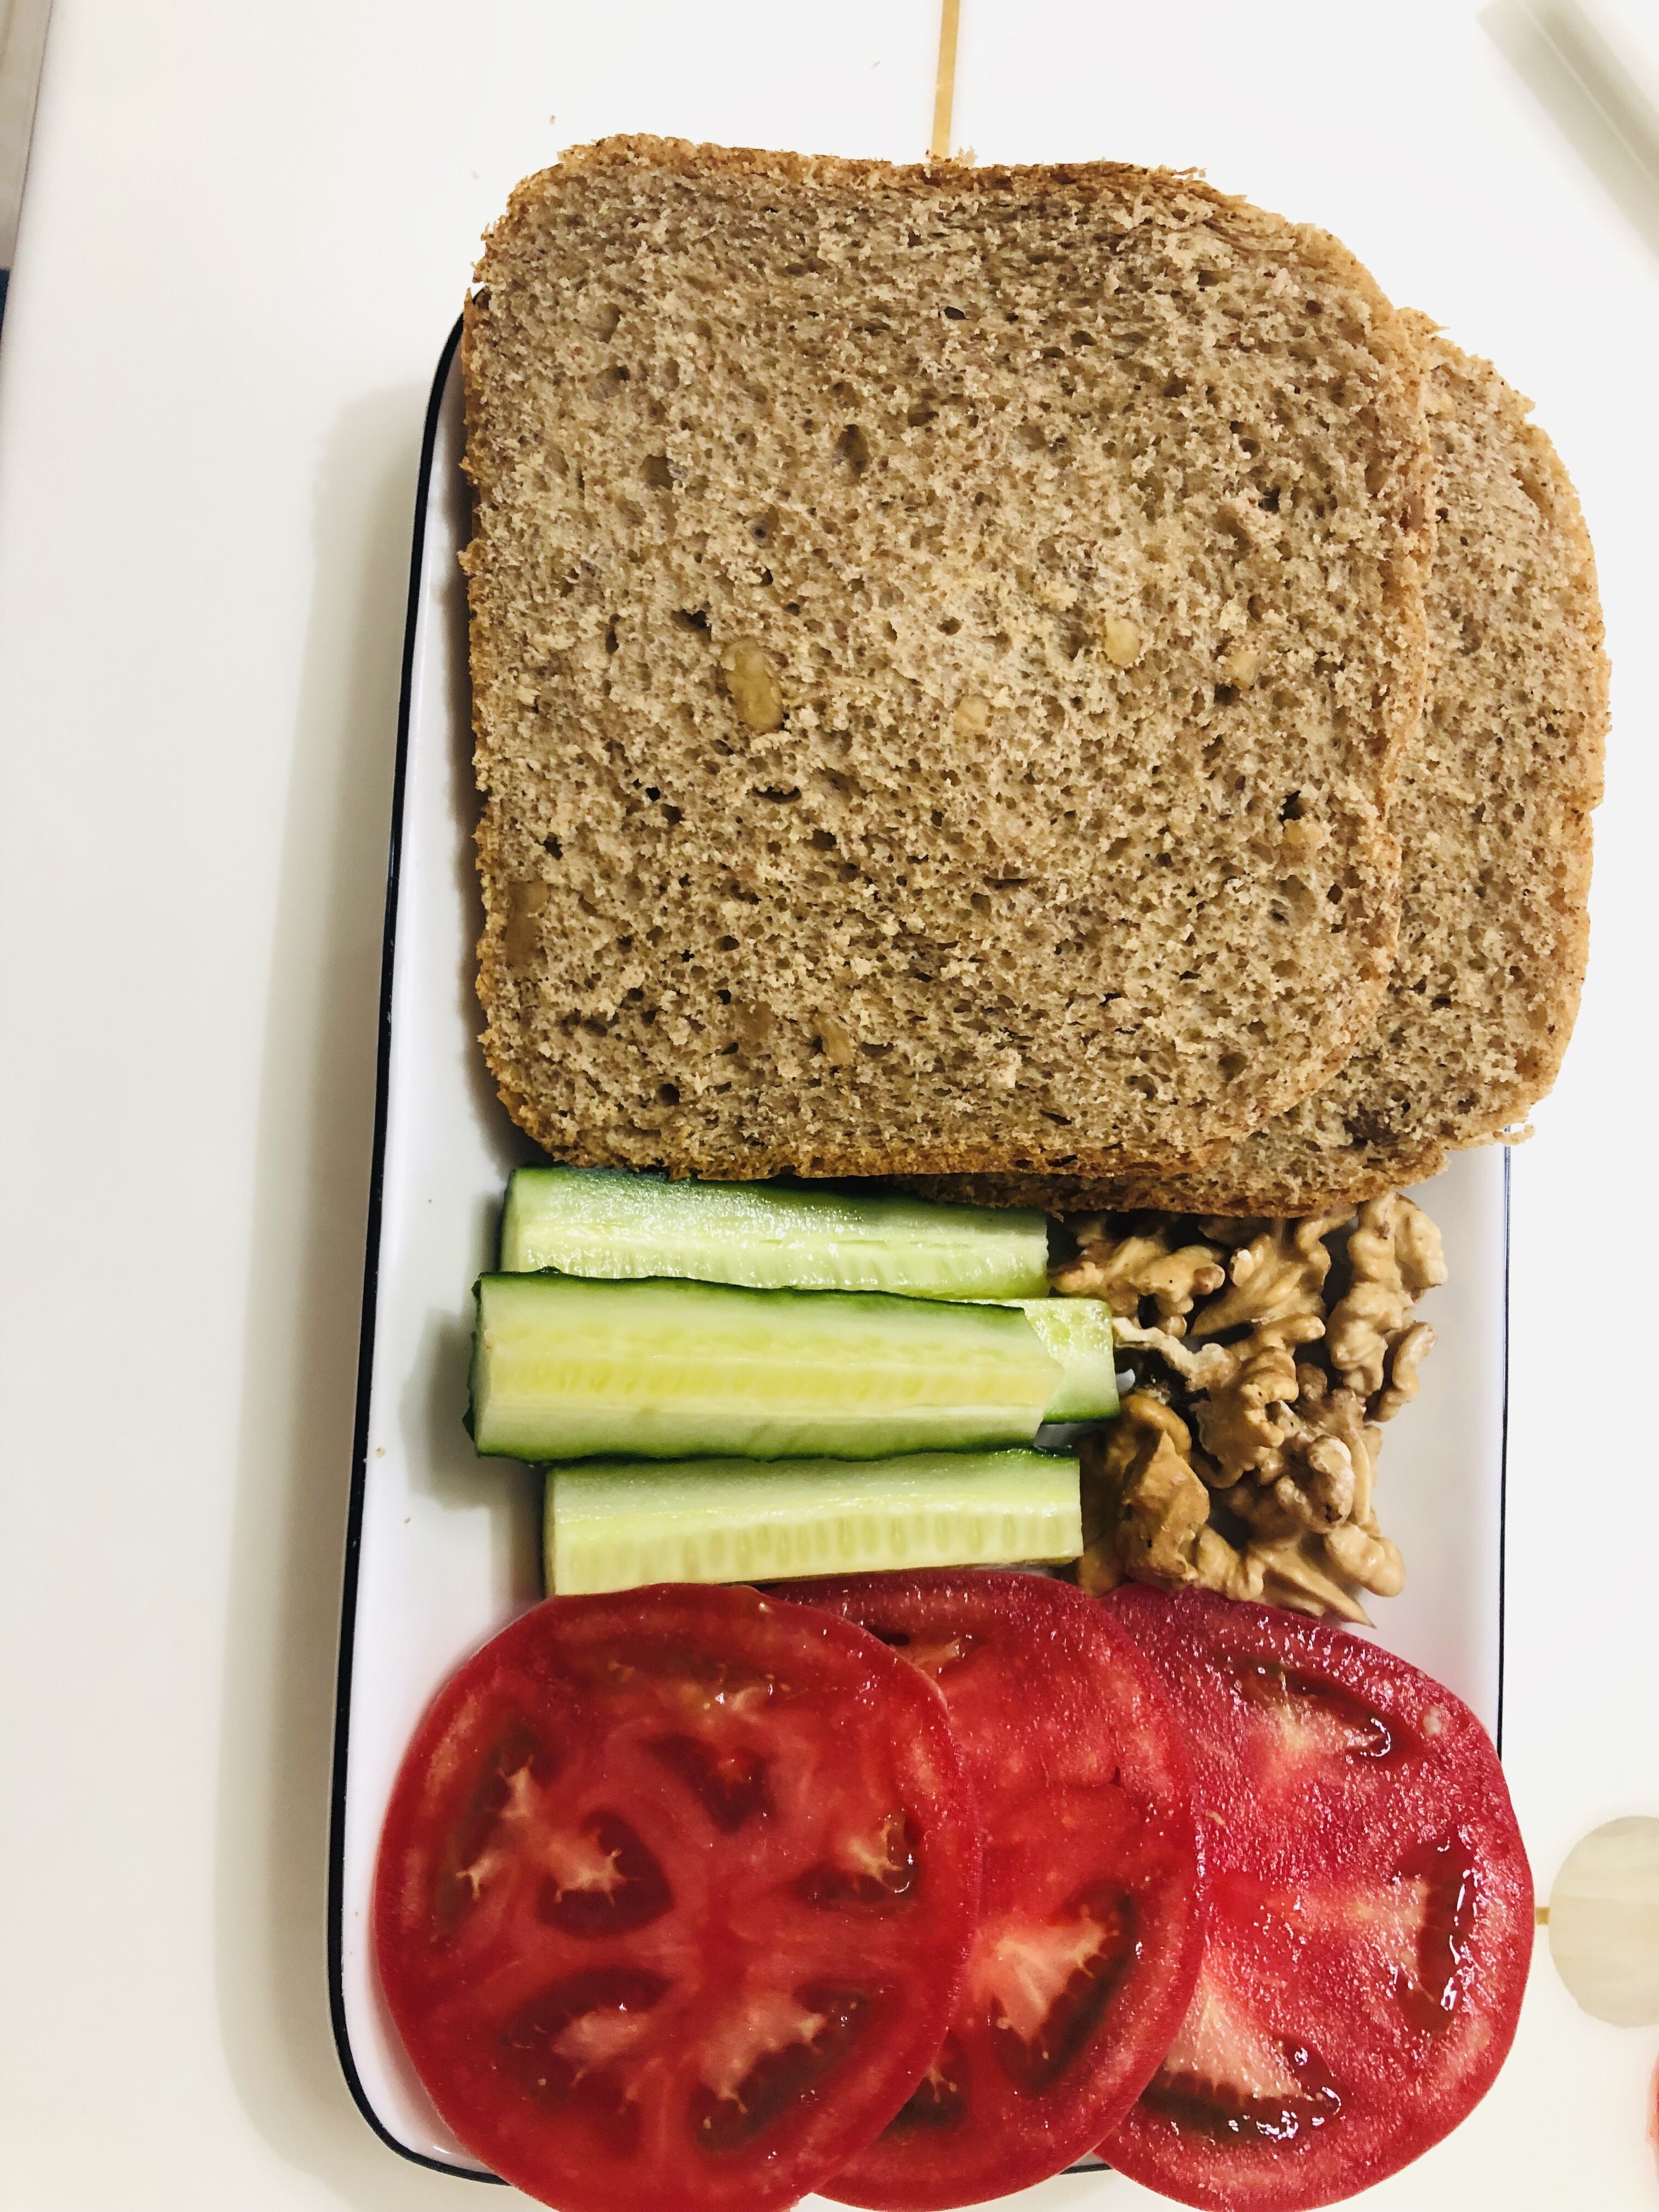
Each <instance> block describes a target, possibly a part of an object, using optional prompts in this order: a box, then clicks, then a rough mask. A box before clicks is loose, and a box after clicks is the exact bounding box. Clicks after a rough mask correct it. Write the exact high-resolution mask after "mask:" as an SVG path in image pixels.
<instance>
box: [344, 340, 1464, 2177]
mask: <svg viewBox="0 0 1659 2212" xmlns="http://www.w3.org/2000/svg"><path fill="white" fill-rule="evenodd" d="M461 444H462V413H461V391H460V370H459V361H458V358H457V348H456V343H455V340H454V338H453V337H452V339H451V341H450V343H449V345H448V346H447V348H446V349H445V353H444V356H443V360H442V362H441V364H440V367H439V371H438V377H437V381H436V384H435V386H434V390H433V398H432V405H431V409H430V411H429V413H428V420H427V432H426V441H425V446H424V448H423V451H422V467H421V483H420V494H419V498H418V500H417V502H416V526H415V556H414V573H413V575H412V577H411V580H410V602H409V631H408V635H407V638H406V641H405V647H404V695H403V716H402V726H401V729H400V732H399V744H398V769H397V787H396V790H395V793H394V798H393V809H392V858H391V876H390V884H389V890H388V901H387V909H386V969H385V974H384V976H383V979H382V1001H381V1036H380V1090H379V1097H378V1103H377V1109H376V1121H375V1158H374V1180H373V1185H372V1194H371V1203H370V1212H369V1232H368V1264H367V1277H366V1283H365V1290H364V1301H363V1335H362V1364H361V1369H360V1372H359V1377H358V1403H357V1438H356V1465H355V1467H354V1469H353V1473H352V1497H351V1514H350V1522H349V1536H348V1543H347V1554H346V1577H345V1599H344V1613H343V1621H342V1626H341V1644H340V1675H339V1704H338V1711H337V1717H336V1738H335V1765H334V1802H333V1823H332V1833H331V1857H330V1914H329V1921H330V1925H329V1942H330V1976H331V2002H332V2008H333V2017H334V2031H335V2036H336V2039H337V2043H338V2045H339V2051H340V2058H341V2063H343V2066H344V2069H345V2072H346V2078H347V2080H348V2081H349V2083H350V2085H351V2089H352V2093H353V2094H354V2095H355V2096H356V2100H357V2102H358V2104H359V2106H361V2107H362V2112H363V2114H364V2116H365V2118H367V2119H368V2122H369V2124H370V2125H371V2126H372V2127H374V2130H375V2131H376V2132H377V2133H378V2134H379V2135H380V2136H381V2137H382V2138H383V2139H384V2140H385V2141H386V2142H387V2143H389V2144H390V2145H391V2146H392V2148H393V2149H394V2150H398V2151H400V2152H401V2153H402V2154H404V2156H405V2157H406V2158H410V2159H414V2160H418V2161H419V2162H421V2163H422V2164H423V2165H428V2166H437V2167H439V2168H441V2170H443V2171H445V2172H452V2173H454V2174H457V2175H460V2176H465V2177H467V2178H470V2179H474V2180H480V2181H487V2180H493V2179H495V2177H494V2176H493V2175H490V2174H487V2173H486V2172H484V2171H483V2169H482V2168H481V2167H480V2166H478V2165H477V2161H476V2160H472V2159H471V2158H470V2157H469V2156H468V2155H467V2154H466V2153H465V2151H463V2150H462V2149H461V2148H460V2147H459V2145H458V2144H457V2143H456V2142H454V2140H453V2137H452V2136H450V2135H449V2134H448V2132H447V2130H446V2129H445V2127H444V2125H443V2124H442V2122H441V2120H440V2119H439V2118H438V2116H437V2114H436V2113H435V2112H434V2111H433V2109H432V2107H431V2105H430V2104H429V2103H428V2100H427V2098H426V2097H425V2095H424V2093H422V2089H421V2087H420V2085H419V2083H418V2082H417V2081H416V2080H415V2078H414V2075H412V2073H411V2072H410V2068H409V2066H408V2063H407V2062H406V2060H405V2059H404V2056H403V2052H402V2050H401V2047H400V2045H399V2044H398V2038H397V2035H396V2033H395V2032H394V2031H393V2029H392V2026H391V2023H390V2021H389V2020H388V2018H387V2016H386V2010H385V2008H384V2006H383V2004H382V2002H381V2000H380V1992H379V1990H378V1988H377V1986H376V1984H375V1979H374V1969H373V1965H372V1960H371V1957H370V1951H369V1942H368V1907H369V1886H370V1879H371V1875H372V1872H373V1868H374V1850H375V1844H376V1842H377V1839H378V1838H379V1835H380V1820H381V1816H382V1814H383V1812H384V1809H385V1806H386V1798H387V1796H388V1793H389V1792H390V1790H391V1787H392V1778H393V1777H394V1775H395V1774H396V1771H397V1768H398V1760H399V1759H400V1758H401V1757H402V1755H403V1750H404V1745H405V1744H406V1743H407V1741H409V1738H410V1735H411V1733H412V1732H413V1729H414V1727H415V1723H416V1720H417V1719H418V1718H419V1717H420V1715H421V1712H422V1709H423V1708H424V1707H425V1705H426V1704H427V1702H428V1699H430V1698H431V1696H432V1694H433V1692H435V1690H436V1688H437V1687H438V1686H439V1684H440V1683H441V1681H442V1680H444V1678H445V1676H446V1675H447V1674H448V1673H449V1672H450V1670H451V1669H452V1668H453V1667H454V1666H455V1665H456V1664H457V1662H459V1660H461V1659H462V1658H463V1657H465V1655H466V1654H467V1653H468V1652H469V1651H471V1650H473V1649H474V1648H475V1647H476V1646H477V1644H480V1643H482V1642H483V1639H484V1638H486V1637H488V1636H489V1635H490V1634H491V1633H492V1632H494V1631H495V1629H497V1628H500V1627H501V1626H503V1624H504V1623H505V1622H507V1621H508V1620H511V1619H512V1618H513V1615H514V1614H515V1613H520V1612H522V1611H523V1610H524V1609H525V1607H527V1606H531V1605H533V1604H535V1603H536V1602H537V1601H538V1599H539V1598H540V1596H541V1594H542V1591H541V1568H540V1560H539V1540H540V1520H541V1510H540V1487H541V1486H540V1479H539V1477H538V1475H537V1474H536V1473H535V1472H534V1470H532V1469H531V1468H526V1467H522V1466H520V1465H518V1464H517V1463H516V1462H511V1461H505V1460H480V1459H478V1458H477V1456H476V1455H474V1453H473V1449H472V1445H471V1440H470V1438H469V1437H467V1435H466V1433H465V1430H464V1429H463V1428H462V1426H461V1415H462V1412H463V1410H464V1408H465V1404H466V1370H467V1361H468V1355H469V1350H470V1346H471V1286H472V1283H473V1280H474V1279H475V1278H476V1277H477V1275H478V1274H479V1273H480V1272H481V1271H482V1270H483V1269H484V1268H486V1267H490V1266H493V1265H494V1263H495V1237H496V1227H497V1221H498V1217H499V1213H500V1209H501V1195H502V1190H503V1187H504V1185H505V1182H506V1180H507V1175H508V1173H509V1172H510V1170H512V1169H513V1166H514V1165H515V1164H517V1163H518V1162H519V1161H520V1160H524V1159H530V1158H537V1157H538V1153H537V1151H536V1147H535V1146H533V1145H532V1143H531V1142H530V1140H529V1139H527V1138H526V1137H524V1136H522V1135H521V1134H520V1133H519V1131H518V1130H516V1129H515V1128H514V1127H513V1125H512V1123H511V1122H510V1121H508V1120H507V1115H506V1113H505V1112H504V1110H503V1109H502V1108H501V1104H500V1103H499V1101H498V1100H497V1098H496V1097H495V1089H494V1086H493V1085H492V1084H491V1082H490V1080H489V1075H488V1073H487V1072H486V1070H485V1067H484V1064H483V1056H482V1054H480V1052H479V1050H478V1047H477V1030H478V1027H479V1023H480V1015H479V1009H478V1004H477V998H476V997H475V995H474V992H473V948H474V946H475V945H476V944H477V939H478V935H479V933H480V930H481V928H482V925H483V915H482V910H481V908H480V906H479V902H478V894H477V879H476V877H475V875H474V872H473V859H472V825H473V821H474V817H475V813H476V806H477V801H476V795H475V792H474V787H473V781H472V740H471V710H470V702H469V697H468V690H467V676H466V602H465V588H464V586H463V583H462V579H461V574H460V571H459V567H458V565H457V560H456V556H457V554H458V553H459V550H460V548H461V547H462V545H463V544H465V541H466V538H467V535H468V520H467V492H466V488H465V483H464V481H463V478H462V476H461V471H460V455H461ZM1416 1195H1418V1196H1419V1197H1420V1198H1422V1200H1423V1201H1424V1203H1425V1205H1426V1206H1428V1208H1429V1210H1430V1212H1431V1214H1432V1215H1433V1217H1434V1218H1435V1220H1436V1221H1437V1223H1438V1224H1439V1226H1440V1230H1441V1232H1442V1235H1443V1237H1444V1239H1445V1247H1446V1259H1447V1264H1448V1267H1449V1281H1448V1282H1447V1284H1446V1286H1445V1287H1444V1289H1443V1290H1440V1291H1433V1292H1431V1294H1430V1296H1429V1297H1428V1298H1427V1299H1426V1300H1425V1303H1424V1307H1423V1311H1424V1314H1425V1317H1426V1318H1428V1319H1429V1320H1431V1322H1433V1324H1434V1327H1435V1329H1436V1332H1437V1335H1438V1339H1439V1343H1438V1346H1437V1350H1436V1351H1435V1352H1434V1354H1433V1356H1432V1358H1431V1359H1430V1360H1429V1361H1428V1363H1427V1364H1426V1366H1425V1369H1424V1370H1423V1387H1422V1390H1421V1394H1420V1395H1419V1397H1418V1399H1417V1400H1416V1401H1415V1402H1414V1403H1413V1404H1412V1405H1410V1406H1408V1407H1406V1409H1405V1410H1404V1412H1402V1413H1401V1415H1400V1416H1399V1418H1398V1419H1397V1420H1396V1421H1395V1423H1394V1425H1393V1426H1392V1427H1391V1428H1390V1430H1389V1433H1388V1445H1387V1449H1386V1451H1385V1452H1384V1454H1383V1468H1382V1485H1381V1498H1380V1506H1381V1512H1382V1518H1383V1525H1384V1526H1385V1528H1387V1530H1388V1532H1389V1534H1390V1535H1392V1536H1393V1537H1394V1538H1395V1541H1396V1542H1397V1543H1398V1544H1399V1545H1400V1547H1401V1550H1402V1551H1403V1553H1405V1556H1406V1560H1407V1568H1408V1570H1409V1579H1408V1581H1407V1588H1406V1592H1405V1594H1404V1595H1403V1596H1401V1597H1399V1598H1396V1599H1395V1600H1393V1601H1391V1602H1388V1603H1384V1604H1381V1605H1379V1606H1378V1607H1377V1610H1378V1612H1379V1613H1380V1614H1381V1616H1382V1618H1381V1619H1380V1620H1379V1622H1378V1625H1377V1631H1376V1633H1377V1635H1378V1638H1380V1640H1381V1641H1382V1642H1383V1643H1384V1644H1387V1645H1388V1646H1389V1649H1390V1650H1395V1651H1398V1652H1400V1653H1401V1654H1402V1656H1405V1657H1406V1658H1407V1659H1410V1660H1411V1661H1413V1662H1414V1663H1415V1664H1416V1665H1418V1666H1419V1667H1423V1668H1426V1669H1427V1670H1428V1672H1429V1673H1431V1674H1434V1675H1435V1676H1437V1678H1438V1679H1439V1680H1441V1681H1443V1682H1444V1683H1446V1684H1447V1685H1448V1686H1449V1687H1450V1688H1452V1689H1454V1690H1455V1691H1456V1692H1458V1693H1459V1694H1460V1695H1461V1696H1462V1697H1463V1698H1464V1699H1467V1700H1468V1703H1469V1704H1470V1705H1473V1706H1474V1710H1475V1711H1476V1712H1477V1713H1479V1714H1480V1717H1481V1718H1482V1719H1483V1720H1484V1721H1485V1722H1486V1725H1487V1727H1488V1728H1489V1729H1492V1731H1493V1733H1494V1734H1496V1733H1497V1731H1498V1723H1499V1714H1500V1708H1501V1699H1502V1679H1503V1678H1502V1658H1503V1498H1504V1339H1505V1306H1506V1272H1507V1242H1508V1240H1507V1224H1506V1214H1507V1204H1506V1198H1507V1182H1506V1176H1505V1156H1504V1155H1503V1154H1502V1153H1500V1152H1498V1151H1496V1150H1487V1151H1485V1152H1468V1153H1465V1154H1463V1155H1462V1157H1461V1158H1458V1159H1457V1160H1456V1161H1455V1163H1454V1164H1453V1165H1452V1166H1451V1167H1449V1168H1448V1169H1447V1170H1445V1172H1444V1173H1443V1175H1441V1176H1437V1177H1436V1178H1435V1180H1434V1182H1432V1183H1431V1184H1429V1185H1426V1186H1425V1187H1424V1188H1423V1189H1422V1190H1421V1191H1420V1192H1419V1193H1417V1194H1416ZM1075 2186H1077V2187H1079V2188H1085V2189H1086V2190H1088V2191H1093V2190H1096V2189H1098V2188H1100V2187H1102V2186H1103V2184H1099V2183H1095V2184H1086V2183H1079V2184H1077V2185H1075ZM1079 2202H1080V2200H1079Z"/></svg>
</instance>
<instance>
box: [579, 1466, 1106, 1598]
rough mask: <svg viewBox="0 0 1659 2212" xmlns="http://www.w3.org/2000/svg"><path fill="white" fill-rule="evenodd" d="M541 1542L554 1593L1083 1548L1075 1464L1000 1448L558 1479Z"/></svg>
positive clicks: (582, 1470) (1011, 1558) (589, 1472)
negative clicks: (896, 1456)
mask: <svg viewBox="0 0 1659 2212" xmlns="http://www.w3.org/2000/svg"><path fill="white" fill-rule="evenodd" d="M543 1541H544V1572H545V1577H546V1588H547V1590H548V1593H549V1595H561V1596H562V1595H569V1594H574V1593H579V1592H585V1591H597V1590H606V1589H635V1588H638V1587H640V1586H641V1585H642V1584H644V1583H653V1582H774V1581H790V1580H794V1579H799V1577H804V1576H808V1575H819V1574H862V1573H868V1572H872V1571H883V1570H889V1569H890V1570H905V1569H912V1568H917V1567H957V1566H997V1565H1014V1564H1021V1563H1024V1564H1048V1565H1054V1564H1058V1563H1060V1562H1061V1561H1064V1560H1068V1559H1075V1558H1076V1557H1077V1556H1078V1554H1079V1552H1080V1551H1081V1549H1082V1545H1083V1521H1082V1509H1081V1504H1080V1498H1079V1476H1078V1462H1077V1461H1076V1460H1075V1459H1074V1458H1073V1457H1071V1456H1070V1455H1066V1454H1064V1453H1058V1452H1034V1451H1004V1452H918V1453H913V1454H909V1455H905V1456H902V1457H900V1458H896V1459H887V1460H873V1461H869V1460H866V1461H851V1462H849V1461H845V1460H823V1459H811V1460H786V1461H778V1462H773V1463H772V1464H771V1465H769V1466H757V1464H756V1463H755V1462H753V1461H750V1460H733V1459H717V1460H691V1461H687V1462H678V1463H673V1462H661V1461H644V1462H641V1461H626V1462H609V1463H606V1464H603V1465H597V1466H595V1465H589V1466H580V1467H556V1468H550V1470H549V1472H548V1476H547V1486H546V1499H545V1512H544V1522H543Z"/></svg>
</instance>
